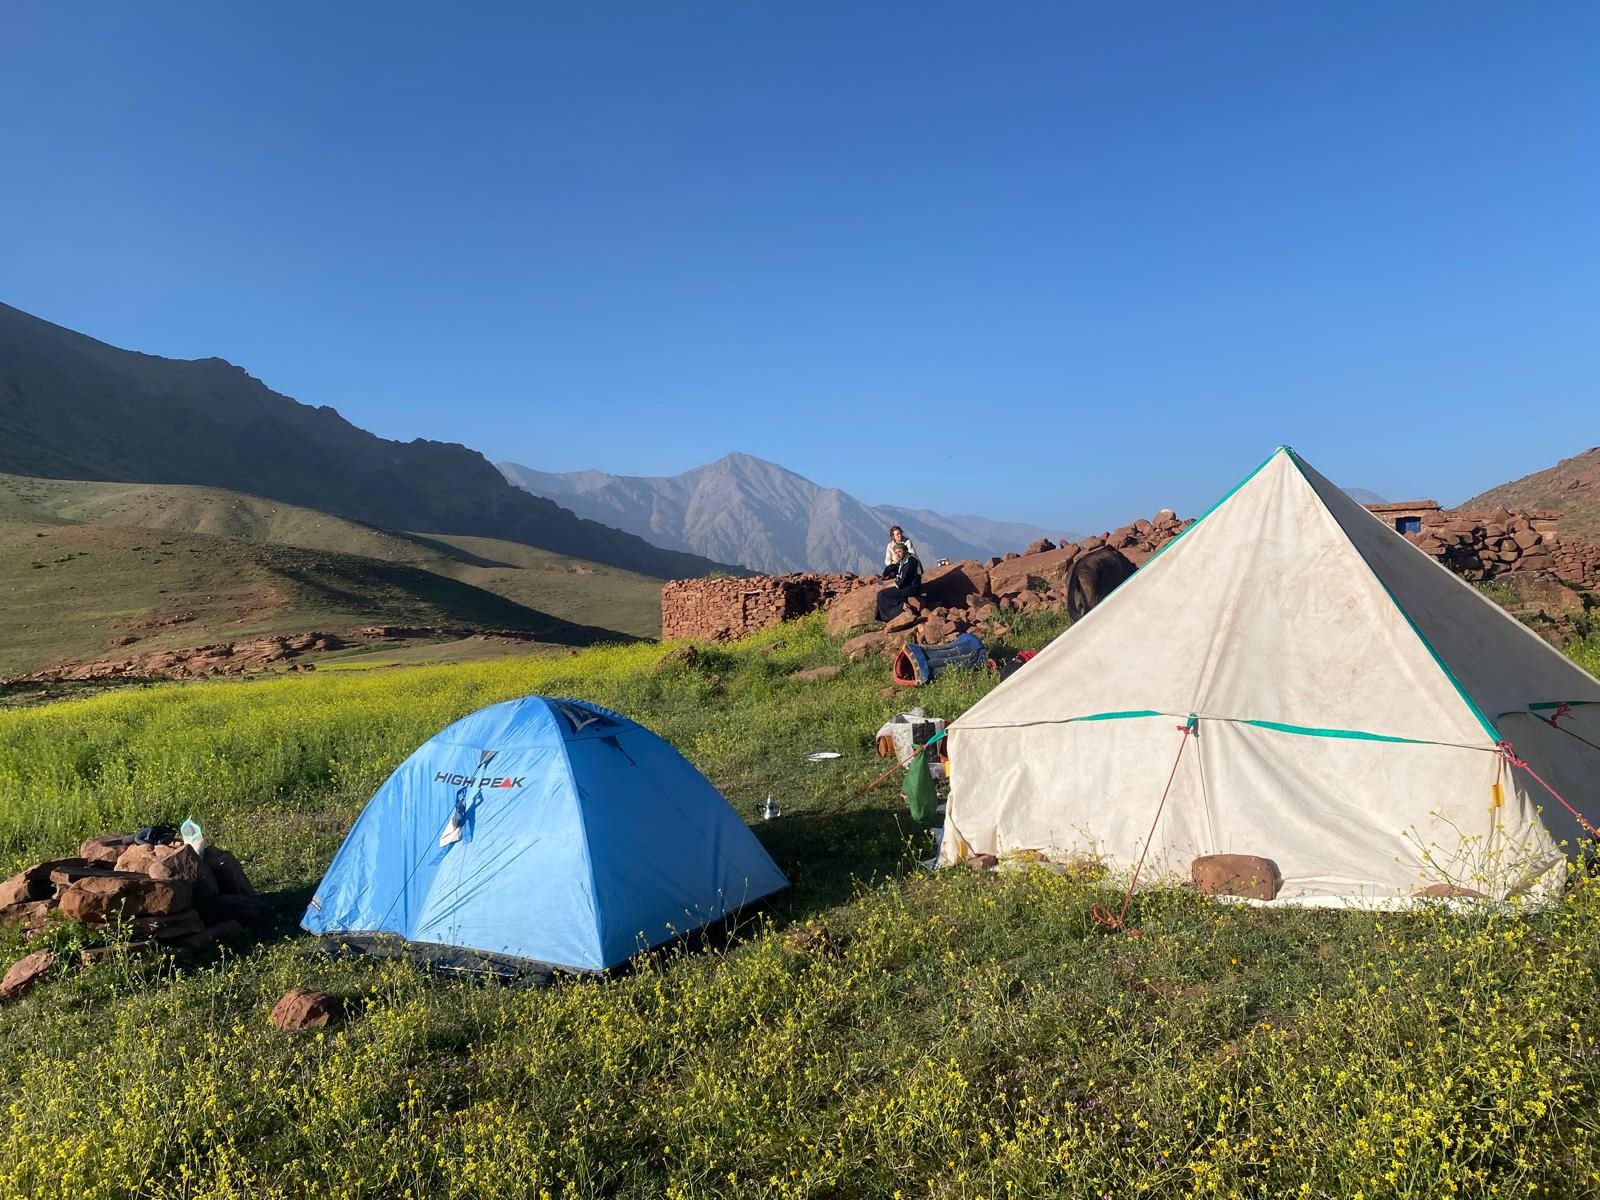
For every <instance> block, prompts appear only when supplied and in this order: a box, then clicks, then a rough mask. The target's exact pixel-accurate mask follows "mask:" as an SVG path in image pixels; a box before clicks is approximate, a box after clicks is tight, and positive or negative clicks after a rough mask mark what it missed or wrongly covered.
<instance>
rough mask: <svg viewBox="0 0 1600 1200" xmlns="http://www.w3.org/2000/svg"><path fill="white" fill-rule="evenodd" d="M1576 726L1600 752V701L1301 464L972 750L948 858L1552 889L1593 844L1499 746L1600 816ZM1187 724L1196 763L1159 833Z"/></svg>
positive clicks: (1382, 893) (1559, 659)
mask: <svg viewBox="0 0 1600 1200" xmlns="http://www.w3.org/2000/svg"><path fill="white" fill-rule="evenodd" d="M1553 701H1566V702H1568V704H1569V709H1568V713H1569V717H1568V720H1569V721H1570V722H1572V723H1573V724H1572V728H1573V730H1575V731H1576V732H1577V733H1579V734H1583V735H1585V736H1587V737H1589V738H1590V739H1591V740H1600V704H1597V703H1595V702H1596V701H1600V681H1596V680H1595V679H1594V678H1593V677H1592V676H1589V675H1588V674H1586V673H1585V672H1583V671H1582V670H1581V669H1580V668H1579V667H1578V666H1577V665H1576V664H1575V663H1573V662H1571V661H1570V660H1569V659H1567V658H1566V657H1565V656H1564V655H1562V654H1561V653H1560V652H1559V651H1557V650H1556V649H1555V648H1554V647H1552V646H1550V645H1548V644H1547V643H1546V642H1544V641H1543V640H1542V639H1541V638H1539V637H1538V636H1537V635H1536V634H1534V633H1533V632H1532V631H1531V630H1528V629H1526V628H1525V627H1524V626H1522V625H1521V623H1520V622H1518V621H1516V620H1515V619H1514V618H1512V617H1511V616H1510V615H1509V614H1507V613H1505V612H1504V611H1503V610H1502V609H1500V608H1499V606H1497V605H1495V604H1494V603H1493V602H1492V601H1490V600H1489V599H1488V598H1487V597H1485V596H1483V595H1482V594H1481V593H1479V592H1478V591H1477V590H1476V589H1474V588H1473V587H1471V586H1470V585H1469V584H1467V583H1466V582H1465V581H1464V580H1461V579H1459V578H1457V577H1456V576H1454V575H1453V574H1451V573H1450V572H1449V571H1447V570H1446V569H1444V568H1443V567H1441V566H1440V565H1439V564H1437V563H1436V562H1434V561H1433V560H1432V559H1431V558H1430V557H1429V556H1428V555H1426V554H1425V553H1423V552H1422V551H1421V550H1419V549H1418V548H1417V547H1416V546H1414V545H1412V544H1411V543H1409V542H1408V541H1407V540H1406V539H1405V538H1404V537H1402V536H1401V535H1399V534H1398V533H1396V532H1394V531H1393V530H1391V529H1389V528H1388V527H1387V526H1386V525H1385V524H1384V523H1383V522H1382V521H1380V520H1378V519H1377V518H1375V517H1373V516H1372V514H1370V513H1368V512H1367V511H1366V510H1365V509H1364V508H1362V506H1361V505H1360V504H1359V503H1357V502H1356V501H1355V500H1353V499H1351V498H1350V497H1349V496H1347V495H1346V494H1345V493H1344V492H1343V491H1342V490H1341V489H1339V488H1338V487H1336V486H1334V485H1333V484H1332V483H1330V482H1329V481H1328V480H1327V479H1325V478H1324V477H1323V476H1322V475H1320V474H1319V473H1318V472H1317V471H1316V470H1315V468H1313V467H1312V466H1311V465H1310V464H1309V463H1307V462H1306V461H1305V460H1304V459H1303V458H1301V457H1300V456H1299V455H1298V454H1297V453H1295V452H1294V451H1293V450H1291V449H1290V448H1288V447H1281V448H1280V449H1279V450H1277V451H1275V452H1274V453H1273V454H1272V455H1271V456H1269V457H1268V458H1267V460H1266V461H1265V462H1263V463H1262V464H1261V466H1259V467H1258V468H1257V469H1256V470H1255V471H1253V472H1252V473H1251V474H1250V475H1248V476H1247V477H1246V478H1245V479H1244V480H1243V481H1241V482H1240V483H1239V484H1238V485H1237V486H1235V487H1234V488H1232V489H1231V490H1230V491H1229V492H1228V493H1226V494H1225V495H1224V496H1223V498H1222V499H1221V500H1219V501H1218V502H1217V503H1216V504H1215V505H1213V506H1212V507H1211V508H1210V509H1209V510H1207V512H1206V513H1205V514H1204V515H1203V516H1202V517H1201V518H1200V519H1199V520H1197V521H1196V522H1195V523H1194V524H1193V525H1191V526H1190V527H1189V528H1188V529H1187V530H1185V531H1184V533H1183V534H1182V535H1181V536H1180V537H1179V538H1176V539H1174V540H1173V541H1172V542H1170V543H1168V544H1167V545H1166V546H1165V547H1163V549H1162V551H1161V552H1160V553H1159V554H1157V555H1155V556H1154V557H1153V558H1151V559H1150V561H1149V562H1148V563H1146V564H1145V566H1144V567H1143V568H1142V569H1141V570H1140V571H1138V572H1137V573H1136V574H1135V575H1134V576H1133V577H1132V578H1131V579H1129V580H1128V581H1127V582H1126V583H1125V584H1123V586H1122V587H1120V588H1118V589H1117V590H1116V591H1115V592H1114V593H1112V595H1111V596H1110V597H1108V598H1107V599H1106V601H1105V602H1104V603H1102V604H1101V605H1099V606H1098V607H1097V608H1095V609H1094V610H1093V611H1092V612H1091V613H1089V614H1088V615H1087V616H1086V617H1085V618H1084V619H1083V620H1082V621H1080V622H1078V623H1077V624H1075V625H1073V626H1072V627H1071V628H1069V629H1068V630H1067V631H1066V632H1065V633H1063V634H1062V635H1061V636H1060V637H1059V638H1057V639H1056V640H1055V641H1054V642H1052V643H1051V644H1050V645H1049V646H1047V647H1046V648H1045V649H1044V650H1043V651H1041V652H1040V653H1039V654H1038V655H1036V656H1035V658H1034V659H1033V661H1032V662H1031V663H1030V664H1029V667H1028V670H1026V671H1022V672H1018V673H1017V674H1016V675H1015V676H1013V677H1012V678H1011V679H1009V680H1007V681H1006V682H1004V683H1002V684H1001V685H1000V686H998V687H996V688H995V689H994V691H992V692H991V693H990V694H989V695H988V696H986V697H985V698H984V699H983V700H981V701H979V702H978V703H977V704H976V705H974V706H973V708H972V709H970V710H969V711H968V712H967V713H966V714H964V715H963V716H962V717H961V718H960V719H959V720H958V721H956V722H955V723H954V724H953V725H952V727H951V734H950V757H951V765H952V792H951V800H950V805H949V809H948V813H947V824H946V831H945V838H944V842H943V845H944V847H945V849H944V852H943V853H944V857H945V859H946V861H951V860H953V858H954V857H955V856H956V855H957V854H958V853H959V852H960V849H961V848H962V847H963V846H967V847H970V848H971V849H973V850H978V851H983V852H988V853H1006V852H1009V851H1011V850H1018V849H1024V848H1031V849H1041V850H1047V851H1048V850H1061V851H1075V852H1089V853H1095V854H1100V855H1102V856H1103V857H1105V858H1107V859H1109V860H1110V861H1112V862H1113V863H1121V864H1131V863H1132V862H1133V861H1135V860H1136V859H1137V858H1138V857H1139V855H1140V854H1141V853H1142V852H1145V851H1146V850H1147V849H1148V852H1149V857H1150V859H1151V861H1152V863H1157V864H1160V865H1161V866H1162V867H1163V868H1164V869H1165V870H1166V871H1167V872H1169V873H1171V874H1186V873H1187V869H1188V864H1189V862H1190V861H1191V860H1192V859H1193V858H1195V857H1197V856H1199V855H1201V854H1211V853H1249V854H1257V855H1261V856H1265V857H1270V858H1273V859H1274V860H1275V861H1277V862H1278V863H1279V864H1280V867H1281V868H1282V873H1283V880H1284V883H1283V894H1284V895H1285V896H1291V897H1292V896H1300V897H1310V896H1314V895H1329V896H1337V897H1352V896H1359V897H1370V898H1384V897H1388V898H1392V897H1395V896H1401V895H1407V896H1409V895H1411V894H1413V893H1414V892H1415V891H1416V890H1417V889H1418V888H1419V887H1423V886H1426V885H1427V884H1430V883H1435V882H1439V881H1441V877H1446V878H1448V879H1450V880H1452V881H1463V886H1473V885H1472V884H1471V883H1467V882H1464V881H1469V880H1476V881H1478V883H1479V884H1481V886H1480V887H1475V888H1474V890H1485V891H1489V892H1492V893H1493V894H1496V895H1505V894H1509V893H1510V892H1513V891H1517V890H1525V889H1528V888H1533V887H1538V886H1543V885H1544V884H1545V883H1547V882H1548V881H1549V880H1550V879H1552V878H1553V877H1554V874H1555V872H1556V871H1557V870H1558V868H1559V866H1560V865H1561V863H1562V857H1563V856H1562V853H1561V844H1562V843H1563V842H1565V843H1567V844H1568V845H1575V844H1576V843H1577V841H1578V839H1579V837H1580V836H1581V834H1582V830H1581V828H1580V827H1579V826H1578V824H1577V823H1576V822H1574V821H1571V820H1569V819H1567V818H1566V816H1565V814H1562V813H1560V812H1550V811H1544V812H1541V811H1540V804H1539V799H1540V798H1539V797H1536V796H1534V795H1531V794H1530V793H1529V792H1528V791H1527V790H1526V787H1525V786H1524V781H1522V780H1520V779H1512V778H1510V777H1509V775H1508V769H1507V763H1506V760H1505V759H1504V757H1503V756H1502V754H1501V753H1500V750H1499V747H1500V743H1501V742H1505V741H1509V742H1511V743H1512V744H1514V745H1515V746H1516V747H1517V750H1518V753H1520V754H1522V755H1523V757H1524V758H1526V759H1528V760H1529V761H1531V762H1533V763H1534V764H1535V765H1536V766H1537V767H1538V769H1539V770H1540V772H1541V773H1542V774H1543V775H1544V776H1545V777H1546V778H1549V779H1551V780H1552V782H1553V783H1554V784H1555V786H1557V787H1558V788H1560V789H1561V791H1562V792H1563V793H1564V794H1565V795H1567V796H1568V797H1573V798H1575V800H1576V801H1577V802H1578V806H1579V807H1580V808H1582V807H1584V806H1585V802H1587V804H1588V807H1590V808H1594V807H1600V803H1597V802H1600V797H1597V796H1596V789H1597V784H1600V769H1597V764H1596V763H1595V762H1594V761H1591V760H1590V759H1588V758H1585V757H1584V755H1593V752H1592V751H1589V750H1587V749H1586V748H1585V747H1583V746H1582V745H1581V744H1580V743H1579V742H1577V741H1576V740H1575V739H1573V738H1569V737H1565V736H1563V734H1562V733H1560V732H1558V731H1553V730H1551V729H1550V728H1549V727H1548V724H1547V723H1546V722H1545V721H1543V720H1542V719H1541V718H1540V717H1539V716H1538V715H1537V712H1538V709H1537V707H1536V706H1539V705H1542V704H1548V703H1550V702H1553ZM1189 714H1194V715H1195V716H1196V718H1197V720H1198V731H1199V734H1200V736H1199V738H1198V740H1197V745H1196V749H1197V751H1198V753H1195V754H1192V755H1191V756H1190V757H1189V759H1188V760H1186V761H1185V762H1184V764H1183V766H1182V768H1181V770H1180V771H1179V773H1178V777H1177V778H1176V780H1175V781H1174V784H1173V791H1172V797H1171V800H1170V802H1169V804H1168V807H1167V810H1166V812H1165V813H1164V814H1163V816H1162V818H1161V821H1160V824H1159V825H1158V827H1157V828H1156V829H1155V831H1154V833H1153V834H1150V832H1149V831H1150V821H1151V817H1152V812H1153V809H1154V798H1155V796H1156V795H1157V794H1159V792H1160V784H1161V780H1160V779H1158V778H1154V776H1156V775H1160V774H1163V773H1164V772H1165V770H1166V769H1167V767H1168V765H1169V764H1170V763H1171V761H1172V757H1173V750H1174V749H1175V748H1176V747H1175V746H1174V745H1173V744H1172V741H1173V739H1174V738H1176V736H1177V735H1176V734H1175V733H1174V732H1173V727H1174V719H1176V720H1177V721H1183V720H1185V719H1186V718H1187V716H1188V715H1189ZM1580 723H1581V724H1580ZM1563 743H1566V744H1563ZM1147 837H1148V838H1149V842H1150V845H1149V846H1148V847H1146V845H1145V842H1146V839H1147Z"/></svg>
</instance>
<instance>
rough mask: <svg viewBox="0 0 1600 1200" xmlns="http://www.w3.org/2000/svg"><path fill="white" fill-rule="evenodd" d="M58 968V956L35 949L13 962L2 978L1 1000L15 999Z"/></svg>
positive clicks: (0, 983) (0, 986) (0, 985)
mask: <svg viewBox="0 0 1600 1200" xmlns="http://www.w3.org/2000/svg"><path fill="white" fill-rule="evenodd" d="M55 968H56V956H55V955H54V954H52V953H51V952H50V951H48V950H35V951H34V952H33V953H32V954H27V955H24V956H23V957H21V958H19V959H17V961H16V962H14V963H12V964H11V969H10V970H9V971H7V972H6V975H5V978H4V979H0V1000H15V999H16V998H17V997H18V996H20V995H22V993H23V992H26V991H27V990H28V989H29V988H31V987H32V986H33V985H34V984H36V983H38V982H39V980H41V979H43V978H44V977H45V976H46V975H48V974H49V973H50V972H51V971H53V970H55Z"/></svg>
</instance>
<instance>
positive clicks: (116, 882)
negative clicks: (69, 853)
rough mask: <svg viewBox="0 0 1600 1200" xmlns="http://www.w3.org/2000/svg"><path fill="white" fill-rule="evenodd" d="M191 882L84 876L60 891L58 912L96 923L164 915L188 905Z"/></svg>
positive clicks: (121, 874)
mask: <svg viewBox="0 0 1600 1200" xmlns="http://www.w3.org/2000/svg"><path fill="white" fill-rule="evenodd" d="M193 887H194V885H193V884H190V883H187V882H185V881H183V880H177V879H151V878H149V877H148V876H145V875H136V874H133V873H132V872H117V873H114V874H104V875H85V876H83V877H81V878H79V879H77V880H75V881H73V882H72V883H71V884H69V885H68V886H67V889H66V890H65V891H64V892H62V893H61V900H60V903H61V911H62V912H64V913H66V915H67V916H69V917H71V918H72V919H73V920H75V921H82V922H84V923H85V924H99V923H102V922H105V921H108V920H110V919H111V918H112V917H114V916H117V915H121V916H124V917H136V916H139V915H141V914H144V915H150V916H165V915H167V914H169V913H173V912H177V911H178V910H180V909H183V908H186V907H188V905H189V904H190V902H191V900H192V897H193Z"/></svg>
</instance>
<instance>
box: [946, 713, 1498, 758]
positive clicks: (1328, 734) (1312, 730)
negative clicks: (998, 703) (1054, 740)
mask: <svg viewBox="0 0 1600 1200" xmlns="http://www.w3.org/2000/svg"><path fill="white" fill-rule="evenodd" d="M1150 717H1164V718H1166V719H1167V720H1169V721H1183V722H1185V723H1186V724H1187V725H1188V727H1190V728H1193V727H1195V726H1196V725H1198V724H1201V723H1203V722H1206V721H1214V722H1219V723H1223V724H1228V725H1249V726H1252V727H1254V728H1256V729H1269V730H1271V731H1273V732H1274V733H1290V734H1294V735H1295V736H1297V737H1320V738H1342V739H1345V740H1349V741H1358V742H1392V743H1396V744H1399V745H1405V746H1449V747H1451V748H1452V749H1457V750H1493V749H1494V748H1495V747H1494V746H1493V745H1489V746H1477V745H1472V744H1471V743H1468V742H1440V741H1435V740H1433V739H1431V738H1411V737H1401V736H1400V735H1398V734H1393V733H1373V732H1372V731H1371V730H1369V729H1334V728H1331V727H1325V726H1318V725H1291V724H1289V723H1288V722H1286V721H1268V720H1263V719H1259V718H1254V717H1212V716H1207V715H1206V714H1204V713H1175V712H1162V711H1160V710H1159V709H1154V708H1131V709H1123V710H1121V711H1118V712H1098V713H1085V714H1084V715H1082V716H1078V717H1053V718H1051V719H1049V720H1044V721H1014V722H1007V723H1005V724H1003V725H961V726H958V727H957V728H956V732H958V733H970V732H975V731H977V730H980V729H1033V728H1037V727H1038V726H1041V725H1082V724H1086V723H1088V722H1092V721H1136V720H1145V719H1148V718H1150ZM1183 727H1184V726H1179V727H1178V728H1180V729H1181V728H1183ZM1498 740H1499V736H1498V735H1496V742H1498Z"/></svg>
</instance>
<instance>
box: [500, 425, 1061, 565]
mask: <svg viewBox="0 0 1600 1200" xmlns="http://www.w3.org/2000/svg"><path fill="white" fill-rule="evenodd" d="M498 466H499V468H500V471H501V473H502V474H504V475H505V477H506V478H507V479H508V480H510V481H511V482H512V483H514V484H516V485H517V486H519V487H523V488H526V489H527V490H528V491H531V492H533V493H534V494H535V495H538V496H545V497H548V498H550V499H552V500H557V501H559V502H560V503H562V504H564V505H567V506H568V507H570V508H572V509H573V510H574V511H575V512H577V513H579V514H580V515H583V516H587V517H589V518H590V519H591V520H596V521H602V522H604V523H606V524H609V525H615V526H617V527H618V528H619V529H626V530H628V531H629V532H630V533H635V534H637V535H638V536H640V537H642V538H644V539H646V540H647V541H651V542H654V543H655V544H656V545H659V546H665V547H668V548H670V549H674V550H681V551H684V552H687V553H693V554H704V555H707V556H708V557H719V556H721V557H722V558H723V560H724V561H729V562H737V563H740V564H742V565H744V566H746V567H749V568H751V569H752V570H757V571H766V572H782V571H800V570H812V571H854V572H856V573H858V574H872V573H876V572H877V571H878V570H879V569H880V568H881V566H882V564H883V545H884V541H885V539H886V537H887V531H888V528H889V526H890V525H902V526H904V527H905V528H906V529H907V530H908V531H909V532H910V534H911V536H912V540H913V541H915V542H916V544H917V547H918V549H919V550H920V551H921V552H922V554H923V556H924V558H925V559H926V560H927V561H928V563H929V564H930V565H931V564H932V563H933V562H936V561H937V560H938V559H940V558H949V559H959V558H986V557H988V556H989V555H991V554H1003V553H1005V552H1006V551H1008V550H1020V549H1022V548H1023V547H1024V546H1026V545H1027V544H1028V543H1029V542H1031V541H1034V540H1036V539H1037V538H1040V537H1046V536H1059V531H1047V530H1043V529H1040V528H1038V527H1037V526H1033V525H1026V524H1022V523H1020V522H1006V521H993V520H988V519H986V518H983V517H972V516H962V517H948V516H944V515H941V514H939V513H937V512H932V511H929V510H926V509H911V508H904V507H897V506H894V505H883V504H878V505H870V504H866V503H864V502H862V501H860V500H857V499H856V498H855V497H853V496H851V495H849V494H848V493H846V492H844V491H841V490H840V489H839V488H836V487H828V486H824V485H821V484H817V483H814V482H812V481H811V480H809V479H807V478H806V477H805V476H803V475H800V474H798V473H797V472H795V471H791V470H790V469H789V468H787V467H785V466H783V465H782V464H780V463H775V462H771V461H770V460H768V459H764V458H759V457H757V456H756V455H753V454H749V453H746V452H744V451H742V450H732V451H729V452H728V453H726V454H724V455H723V456H722V457H721V458H718V459H715V460H714V461H712V462H709V463H706V464H704V465H702V466H698V467H692V468H690V469H689V470H687V471H684V472H683V473H681V474H679V475H672V476H657V477H646V476H638V475H611V476H607V475H604V474H602V473H600V472H596V471H575V472H566V473H550V472H544V471H538V470H534V469H533V468H530V467H524V466H521V465H519V464H516V463H500V464H498ZM712 547H714V548H715V549H714V550H712V549H709V548H712Z"/></svg>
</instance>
